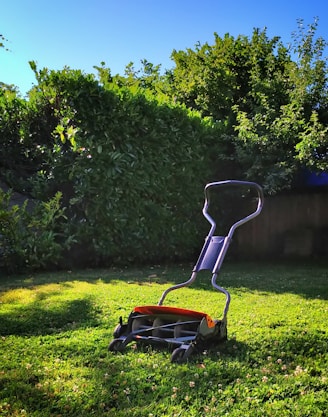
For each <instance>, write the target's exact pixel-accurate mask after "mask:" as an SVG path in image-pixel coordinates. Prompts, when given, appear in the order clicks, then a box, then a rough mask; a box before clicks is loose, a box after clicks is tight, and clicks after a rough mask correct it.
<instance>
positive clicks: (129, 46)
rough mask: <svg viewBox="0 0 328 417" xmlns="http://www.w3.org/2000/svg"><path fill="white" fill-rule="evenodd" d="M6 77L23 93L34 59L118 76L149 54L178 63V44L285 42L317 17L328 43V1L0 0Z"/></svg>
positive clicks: (0, 70) (2, 74)
mask: <svg viewBox="0 0 328 417" xmlns="http://www.w3.org/2000/svg"><path fill="white" fill-rule="evenodd" d="M0 7H1V8H0V13H1V14H0V34H3V35H4V36H5V37H6V38H7V39H8V42H7V47H8V48H9V49H10V51H9V52H7V51H4V50H3V49H0V81H1V82H5V83H8V84H14V85H15V86H17V87H18V88H19V90H20V91H21V93H22V94H24V93H25V92H26V91H27V90H28V89H29V88H30V87H31V86H32V84H33V83H34V82H35V79H34V74H33V72H32V70H31V69H30V67H29V64H28V61H30V60H34V61H36V62H37V64H38V68H43V67H47V68H49V69H56V70H57V69H61V68H63V67H64V66H65V65H66V66H69V67H70V68H73V69H81V70H83V71H85V72H87V73H89V72H93V71H94V70H93V66H94V65H99V64H100V62H102V61H104V62H105V63H106V66H107V67H109V68H110V69H111V72H112V74H117V73H120V74H123V73H124V68H125V66H126V65H127V64H128V63H129V62H131V61H132V62H134V63H135V67H136V68H139V67H140V60H142V59H147V60H148V61H150V62H152V63H153V64H156V65H157V64H161V65H162V68H163V69H168V68H172V67H173V65H174V63H173V62H172V61H171V59H170V55H171V53H172V51H173V49H176V50H185V49H186V48H191V49H193V48H194V46H195V44H196V43H197V42H200V43H201V44H203V43H205V42H208V43H209V44H211V43H213V41H214V36H213V34H214V32H216V33H218V35H219V36H223V35H224V34H225V33H230V34H231V35H233V36H238V35H246V36H251V34H252V30H253V28H255V27H256V28H260V29H263V28H264V27H266V28H267V34H268V36H270V37H272V36H280V37H281V38H282V40H283V42H284V43H285V44H287V43H288V42H289V41H290V39H291V33H292V32H293V31H295V30H296V29H297V19H299V18H301V19H303V20H304V22H305V24H309V23H312V22H313V21H314V18H315V17H318V18H319V29H318V34H319V35H321V36H323V37H324V38H325V39H327V40H328V2H327V0H316V1H313V0H312V1H309V0H303V1H300V0H284V1H282V0H275V1H273V0H270V1H268V0H258V1H255V0H248V1H246V0H234V1H229V0H198V1H197V0H55V1H54V0H52V1H51V0H49V1H44V0H10V1H7V0H2V1H1V0H0Z"/></svg>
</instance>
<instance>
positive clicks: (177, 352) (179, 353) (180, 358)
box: [171, 347, 186, 363]
mask: <svg viewBox="0 0 328 417" xmlns="http://www.w3.org/2000/svg"><path fill="white" fill-rule="evenodd" d="M185 353H186V349H183V348H181V347H178V348H176V349H174V351H173V352H172V355H171V362H172V363H183V362H185V358H184V356H185Z"/></svg>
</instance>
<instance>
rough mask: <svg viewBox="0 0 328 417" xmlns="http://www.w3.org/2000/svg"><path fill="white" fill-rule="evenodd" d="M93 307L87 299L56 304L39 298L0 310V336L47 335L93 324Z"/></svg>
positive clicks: (95, 323) (95, 320)
mask: <svg viewBox="0 0 328 417" xmlns="http://www.w3.org/2000/svg"><path fill="white" fill-rule="evenodd" d="M97 324H98V323H97V318H96V313H95V311H94V306H93V305H92V303H91V301H90V300H89V299H82V300H81V299H80V300H72V301H66V302H64V303H60V304H57V305H56V306H55V307H53V308H51V307H50V306H45V305H44V304H42V305H41V303H40V302H39V301H35V302H33V303H30V304H29V305H28V306H20V307H16V308H13V309H12V310H11V311H10V312H5V313H1V312H0V335H1V336H8V335H21V336H24V335H26V336H32V335H47V334H53V333H58V332H62V331H68V330H73V329H76V328H80V327H84V326H86V325H88V326H96V325H97Z"/></svg>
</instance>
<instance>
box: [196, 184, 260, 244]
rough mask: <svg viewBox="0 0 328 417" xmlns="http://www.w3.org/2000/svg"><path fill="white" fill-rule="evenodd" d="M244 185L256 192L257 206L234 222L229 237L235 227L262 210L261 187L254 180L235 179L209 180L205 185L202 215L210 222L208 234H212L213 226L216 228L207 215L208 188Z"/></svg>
mask: <svg viewBox="0 0 328 417" xmlns="http://www.w3.org/2000/svg"><path fill="white" fill-rule="evenodd" d="M230 186H232V187H245V188H252V189H254V190H256V192H257V199H258V203H257V208H256V210H255V211H254V212H253V213H251V214H249V215H248V216H246V217H244V218H242V219H241V220H238V221H237V222H236V223H234V224H233V225H232V226H231V228H230V231H229V234H228V237H229V238H231V237H232V235H233V233H234V231H235V230H236V229H237V227H239V226H241V225H242V224H244V223H246V222H248V221H249V220H251V219H253V218H254V217H256V216H258V215H259V214H260V212H261V210H262V207H263V202H264V195H263V190H262V187H261V186H260V185H258V184H257V183H255V182H251V181H237V180H226V181H216V182H210V183H208V184H207V185H206V186H205V190H204V192H205V202H204V207H203V215H204V217H205V218H206V220H207V221H208V222H209V223H210V224H211V229H210V231H209V234H208V235H209V236H213V234H214V231H215V228H216V223H215V221H214V220H213V218H212V217H211V216H210V215H209V213H208V211H207V210H208V207H209V204H210V196H209V190H210V188H216V187H227V188H228V187H230Z"/></svg>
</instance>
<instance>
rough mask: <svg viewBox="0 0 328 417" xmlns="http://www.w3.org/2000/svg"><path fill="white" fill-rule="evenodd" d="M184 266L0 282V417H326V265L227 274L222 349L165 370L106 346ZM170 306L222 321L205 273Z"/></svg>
mask: <svg viewBox="0 0 328 417" xmlns="http://www.w3.org/2000/svg"><path fill="white" fill-rule="evenodd" d="M190 271H191V266H179V267H168V268H164V267H160V266H157V267H154V268H146V267H145V268H140V269H124V270H119V269H116V270H86V271H81V272H57V273H47V274H37V275H34V276H21V277H11V278H0V337H1V339H0V415H1V416H24V415H25V416H57V417H59V416H62V417H63V416H76V417H83V416H99V417H100V416H113V417H120V416H124V417H128V416H129V417H130V416H146V417H148V416H169V417H173V416H186V417H187V416H188V417H190V416H197V417H199V416H215V417H218V416H235V417H245V416H279V417H283V416H291V417H296V416H309V417H310V416H311V417H316V416H326V415H327V409H328V372H327V363H328V332H327V328H328V325H327V323H328V301H327V300H328V285H327V284H328V266H327V265H319V264H307V265H302V264H301V263H294V264H279V263H278V264H270V265H267V264H256V263H252V264H246V263H245V264H231V263H230V262H227V263H226V264H225V266H224V267H223V269H222V274H221V275H220V278H219V280H218V282H219V283H220V284H222V285H223V286H224V287H226V288H227V289H228V290H229V291H230V292H231V295H232V301H231V307H230V311H229V322H228V337H229V340H228V341H227V342H226V343H225V344H223V345H221V346H217V347H216V348H214V349H211V350H209V351H207V352H206V351H205V352H203V353H202V354H199V355H195V356H193V357H192V358H191V360H190V361H189V362H188V363H186V364H182V365H179V364H171V363H170V356H171V352H169V351H168V350H166V349H164V350H157V349H155V348H151V347H139V346H135V345H133V344H131V345H129V346H128V348H127V349H126V351H125V352H124V353H123V354H121V353H116V354H115V353H111V352H108V351H107V346H108V343H109V342H110V340H111V339H112V331H113V329H114V327H115V325H116V323H117V322H118V319H119V317H120V316H123V318H124V319H126V318H127V317H128V315H129V313H130V312H131V310H132V309H133V307H135V306H137V305H144V304H156V303H157V302H158V300H159V298H160V295H161V293H162V291H163V290H164V289H166V288H167V287H168V286H169V285H171V283H172V282H180V281H183V280H185V279H186V278H188V276H189V273H190ZM166 304H168V305H173V306H177V307H184V308H191V309H194V310H200V311H205V312H206V313H209V314H210V315H211V316H212V317H213V318H220V316H221V313H222V308H223V304H224V298H223V296H222V295H221V294H219V293H217V292H215V291H214V290H212V289H211V288H210V285H209V280H208V276H207V275H205V274H204V273H202V274H200V276H199V281H198V282H196V283H195V285H194V286H193V287H190V288H185V289H181V290H178V291H174V292H172V293H170V294H169V295H168V297H167V299H166Z"/></svg>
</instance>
